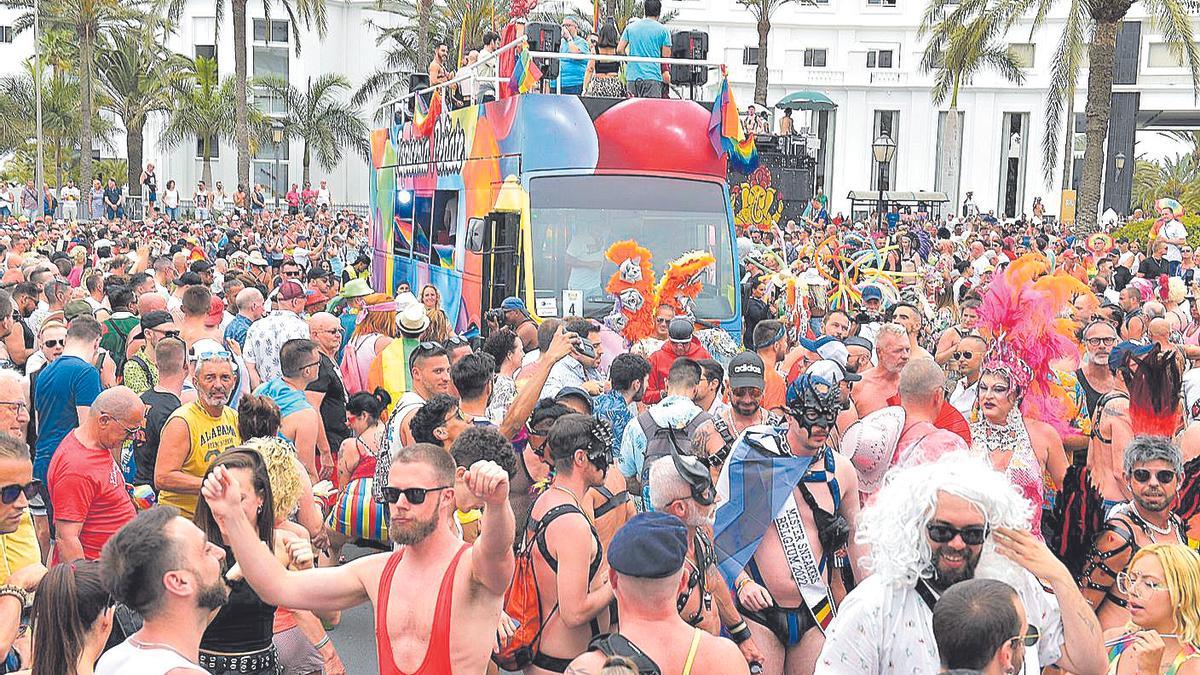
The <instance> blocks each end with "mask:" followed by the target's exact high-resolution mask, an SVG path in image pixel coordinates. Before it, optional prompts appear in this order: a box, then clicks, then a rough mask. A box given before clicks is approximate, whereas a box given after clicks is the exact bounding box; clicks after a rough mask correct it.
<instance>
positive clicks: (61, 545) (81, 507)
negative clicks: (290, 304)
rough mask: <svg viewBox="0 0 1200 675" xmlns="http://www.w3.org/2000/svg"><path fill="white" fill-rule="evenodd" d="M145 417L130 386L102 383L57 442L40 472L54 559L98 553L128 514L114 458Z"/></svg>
mask: <svg viewBox="0 0 1200 675" xmlns="http://www.w3.org/2000/svg"><path fill="white" fill-rule="evenodd" d="M145 418H146V406H145V404H143V403H142V401H141V399H139V398H138V396H137V394H135V393H133V390H132V389H129V388H128V387H113V388H112V389H106V390H105V391H103V392H101V393H100V395H99V396H97V397H96V400H94V401H93V402H92V405H91V406H90V407H89V408H88V411H87V416H86V417H84V418H83V421H82V422H81V423H80V425H79V427H78V428H76V429H74V430H72V431H71V432H69V433H68V434H67V435H66V437H65V438H63V440H62V443H61V444H59V446H58V449H57V450H56V451H55V453H54V458H53V459H51V460H50V469H49V471H48V473H47V476H46V477H47V484H48V486H49V488H50V504H51V507H52V509H53V514H54V525H55V527H56V529H57V533H56V536H55V545H54V557H53V561H54V562H55V563H60V562H70V561H72V560H77V559H79V558H87V559H88V560H95V559H98V558H99V557H100V549H101V548H103V547H104V543H105V542H106V541H108V539H109V537H111V536H112V535H113V534H115V533H116V531H117V530H119V529H121V526H122V525H124V524H125V523H127V522H129V521H131V520H133V516H134V509H133V503H132V502H131V501H130V499H129V495H128V494H127V493H126V492H125V480H124V478H123V477H122V476H121V468H120V467H119V466H118V465H117V461H118V459H119V458H120V456H121V446H122V445H123V444H124V443H125V441H127V440H131V439H132V438H133V437H134V435H135V434H137V432H138V431H139V430H140V429H141V427H142V424H143V422H145Z"/></svg>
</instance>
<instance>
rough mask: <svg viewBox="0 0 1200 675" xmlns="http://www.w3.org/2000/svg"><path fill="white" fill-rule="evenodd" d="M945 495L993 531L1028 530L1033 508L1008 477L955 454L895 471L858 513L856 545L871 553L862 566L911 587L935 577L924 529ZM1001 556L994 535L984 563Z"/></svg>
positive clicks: (982, 558)
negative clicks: (966, 505)
mask: <svg viewBox="0 0 1200 675" xmlns="http://www.w3.org/2000/svg"><path fill="white" fill-rule="evenodd" d="M942 492H944V493H947V494H952V495H956V496H958V497H961V498H963V499H966V500H967V501H969V502H971V503H972V504H974V505H975V506H976V507H977V508H978V509H979V510H980V511H981V512H982V513H983V515H984V517H985V518H986V519H987V524H988V527H989V528H996V527H1006V528H1012V529H1016V530H1028V529H1029V523H1030V516H1031V514H1032V512H1033V506H1032V505H1031V504H1030V503H1029V501H1028V500H1027V499H1025V498H1024V497H1023V496H1022V495H1021V493H1020V492H1019V491H1018V490H1017V488H1016V487H1015V486H1013V484H1012V483H1011V482H1009V480H1008V477H1007V476H1005V475H1004V474H1002V473H1000V472H999V471H996V470H994V469H993V468H992V467H991V466H989V465H988V464H987V463H986V462H985V461H984V460H982V459H979V458H976V457H972V456H970V455H968V454H967V453H965V452H953V453H950V454H947V455H945V456H943V457H942V458H941V459H939V460H938V461H936V462H933V463H931V464H922V465H918V466H913V467H909V468H904V469H893V470H892V471H890V472H889V473H888V475H887V477H886V478H885V479H884V485H883V488H881V489H880V491H879V492H878V493H877V494H876V497H875V499H874V500H873V501H872V502H871V504H870V505H869V506H867V507H866V508H864V509H863V511H862V513H861V514H860V515H859V520H858V530H857V534H856V541H857V542H858V543H859V544H861V545H863V546H864V547H866V548H868V550H869V551H870V552H869V553H868V554H867V555H866V556H865V557H864V558H863V561H862V562H863V564H864V565H865V567H866V568H867V569H869V570H870V571H871V573H872V574H875V575H879V576H880V577H881V578H883V579H884V580H885V581H887V582H888V583H890V584H894V585H900V586H912V585H913V584H915V583H916V582H917V579H918V578H920V577H925V578H929V577H930V576H931V575H932V573H933V568H932V566H931V563H930V561H931V559H932V556H933V553H932V551H931V550H930V548H929V542H928V541H927V539H926V537H925V525H926V524H927V523H928V522H929V519H930V518H932V517H933V513H934V511H935V510H936V509H937V499H938V493H942ZM998 557H999V555H998V554H996V553H995V544H994V543H992V540H991V538H990V537H989V538H988V540H987V541H985V542H984V545H983V551H982V553H981V555H980V564H981V565H982V566H985V567H989V566H995V565H996V563H997V562H999V561H997V560H996V558H998ZM1001 566H1003V564H1002V563H1001ZM977 569H978V568H977Z"/></svg>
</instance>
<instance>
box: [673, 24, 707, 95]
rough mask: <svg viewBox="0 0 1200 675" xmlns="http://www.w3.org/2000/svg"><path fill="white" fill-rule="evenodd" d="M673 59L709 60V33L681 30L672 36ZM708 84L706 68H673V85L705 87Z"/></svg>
mask: <svg viewBox="0 0 1200 675" xmlns="http://www.w3.org/2000/svg"><path fill="white" fill-rule="evenodd" d="M671 58H673V59H692V60H696V61H703V60H705V59H707V58H708V33H706V32H704V31H702V30H681V31H678V32H676V33H673V34H672V35H671ZM707 82H708V68H706V67H704V66H683V65H672V66H671V84H673V85H674V84H693V85H697V86H699V85H703V84H705V83H707Z"/></svg>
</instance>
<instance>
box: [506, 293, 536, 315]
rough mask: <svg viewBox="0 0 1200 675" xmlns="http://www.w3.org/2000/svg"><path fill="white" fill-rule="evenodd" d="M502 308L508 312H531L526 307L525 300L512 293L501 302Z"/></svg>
mask: <svg viewBox="0 0 1200 675" xmlns="http://www.w3.org/2000/svg"><path fill="white" fill-rule="evenodd" d="M500 309H502V310H504V311H506V312H508V311H516V312H524V313H526V314H528V313H529V310H528V309H526V308H525V301H524V300H522V299H520V298H518V297H517V296H515V295H510V296H508V297H507V298H505V299H504V300H502V301H501V302H500Z"/></svg>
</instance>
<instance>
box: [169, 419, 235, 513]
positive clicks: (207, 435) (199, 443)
mask: <svg viewBox="0 0 1200 675" xmlns="http://www.w3.org/2000/svg"><path fill="white" fill-rule="evenodd" d="M175 418H181V419H182V420H183V422H184V424H186V425H187V428H188V442H189V447H190V450H189V452H188V454H187V457H185V458H184V460H183V467H182V468H183V472H184V473H186V474H188V475H191V476H195V477H196V478H203V477H204V472H205V471H207V470H208V465H209V464H212V461H213V460H214V459H216V457H217V455H219V454H221V453H222V452H224V451H225V450H228V449H229V448H232V447H233V446H235V445H237V444H238V443H240V442H241V438H240V437H239V436H238V430H237V413H236V412H234V410H233V409H232V408H229V407H226V408H225V409H223V410H222V411H221V415H220V417H211V416H209V414H208V413H206V412H204V408H203V406H201V405H200V402H199V401H192V402H191V403H189V404H187V405H185V406H183V407H182V408H180V409H178V410H176V411H175V412H173V413H171V417H169V418H168V419H167V424H170V423H171V420H173V419H175ZM158 503H159V504H169V505H171V506H174V507H176V508H178V509H179V511H180V515H182V516H183V517H184V518H187V519H189V520H191V518H192V516H194V515H196V495H187V494H180V493H178V492H171V491H170V490H163V491H162V492H160V493H159V494H158Z"/></svg>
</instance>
